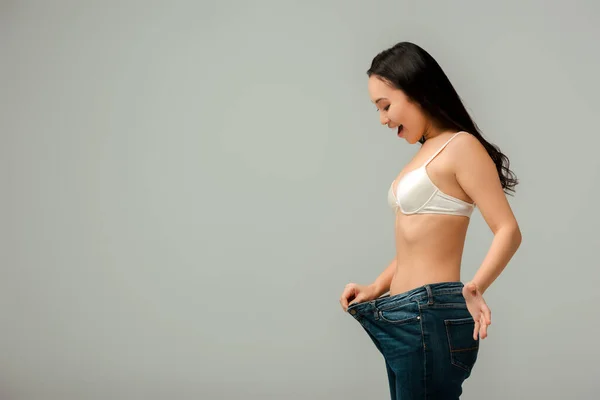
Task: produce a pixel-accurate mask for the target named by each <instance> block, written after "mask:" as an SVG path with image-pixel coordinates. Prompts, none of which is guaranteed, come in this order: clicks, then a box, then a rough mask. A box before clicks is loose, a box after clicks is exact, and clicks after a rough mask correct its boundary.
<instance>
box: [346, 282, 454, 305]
mask: <svg viewBox="0 0 600 400" xmlns="http://www.w3.org/2000/svg"><path fill="white" fill-rule="evenodd" d="M463 286H464V284H463V283H462V282H439V283H430V284H427V285H423V286H419V287H417V288H414V289H411V290H409V291H406V292H404V293H398V294H395V295H393V296H390V295H389V294H386V295H383V296H381V297H378V298H376V299H373V300H370V301H365V302H362V303H357V304H352V305H351V306H349V307H348V311H350V310H351V309H354V310H360V309H361V308H373V307H375V308H380V307H382V306H385V305H386V304H391V303H393V304H394V305H396V306H400V305H402V304H406V303H410V302H414V301H419V300H424V299H428V298H429V299H432V298H433V297H434V296H436V295H442V294H458V293H462V289H463Z"/></svg>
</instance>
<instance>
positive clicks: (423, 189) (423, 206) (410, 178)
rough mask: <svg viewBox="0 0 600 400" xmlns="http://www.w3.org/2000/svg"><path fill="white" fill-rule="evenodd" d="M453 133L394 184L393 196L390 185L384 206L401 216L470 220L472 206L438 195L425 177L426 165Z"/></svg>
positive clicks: (449, 140) (445, 195) (434, 186)
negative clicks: (419, 215) (463, 218)
mask: <svg viewBox="0 0 600 400" xmlns="http://www.w3.org/2000/svg"><path fill="white" fill-rule="evenodd" d="M460 133H462V132H457V133H456V134H454V135H453V136H452V137H451V138H450V139H448V141H447V142H446V143H444V145H443V146H442V147H440V148H439V150H438V151H436V152H435V153H434V154H433V155H432V156H431V157H429V160H427V161H426V162H425V164H423V165H422V166H420V167H419V168H417V169H415V170H413V171H410V172H407V173H406V174H405V175H404V176H403V177H402V178H401V179H400V181H399V182H398V185H397V187H396V189H395V192H396V195H394V183H395V181H394V182H392V185H391V186H390V190H389V191H388V204H389V205H390V207H392V209H394V210H395V211H398V210H400V211H401V212H402V213H403V214H450V215H462V216H466V217H470V216H471V214H472V212H473V209H474V208H475V204H471V203H468V202H466V201H464V200H461V199H458V198H456V197H453V196H450V195H448V194H446V193H444V192H442V191H441V190H440V189H439V188H438V187H437V186H436V185H435V184H434V183H433V182H432V181H431V179H430V178H429V175H428V174H427V169H426V167H427V165H428V164H429V163H430V162H431V160H433V159H434V158H435V157H436V156H437V155H438V154H439V153H440V152H441V151H442V150H443V149H444V148H445V147H446V146H447V145H448V143H450V142H451V141H452V139H454V138H455V137H456V136H457V135H458V134H460Z"/></svg>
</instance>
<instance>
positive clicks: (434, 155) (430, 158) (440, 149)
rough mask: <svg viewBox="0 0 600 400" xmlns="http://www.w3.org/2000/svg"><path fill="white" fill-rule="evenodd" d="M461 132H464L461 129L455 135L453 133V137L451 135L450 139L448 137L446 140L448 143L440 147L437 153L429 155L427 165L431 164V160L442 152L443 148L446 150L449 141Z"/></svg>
mask: <svg viewBox="0 0 600 400" xmlns="http://www.w3.org/2000/svg"><path fill="white" fill-rule="evenodd" d="M461 133H462V131H459V132H456V133H455V134H454V135H452V137H451V138H450V139H448V140H447V141H446V143H444V144H443V145H442V147H440V148H439V149H438V151H436V152H435V153H433V155H432V156H431V157H429V160H427V162H425V165H427V164H429V163H430V162H431V160H433V159H434V158H435V157H436V156H437V155H438V154H440V152H441V151H442V150H444V148H445V147H446V146H447V145H448V143H450V142H451V141H452V139H454V138H455V137H457V136H458V135H459V134H461Z"/></svg>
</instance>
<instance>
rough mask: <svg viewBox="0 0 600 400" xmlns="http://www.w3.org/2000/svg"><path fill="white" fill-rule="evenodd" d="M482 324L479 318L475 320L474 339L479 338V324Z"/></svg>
mask: <svg viewBox="0 0 600 400" xmlns="http://www.w3.org/2000/svg"><path fill="white" fill-rule="evenodd" d="M480 325H481V324H480V323H479V321H478V320H475V329H473V339H474V340H477V336H478V335H479V326H480Z"/></svg>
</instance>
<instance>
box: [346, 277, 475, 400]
mask: <svg viewBox="0 0 600 400" xmlns="http://www.w3.org/2000/svg"><path fill="white" fill-rule="evenodd" d="M462 288H463V284H462V282H442V283H435V284H430V285H425V286H422V287H419V288H416V289H413V290H410V291H408V292H405V293H401V294H397V295H394V296H390V295H384V296H382V297H379V298H377V299H375V300H371V301H365V302H362V303H356V304H352V305H351V306H350V307H348V310H347V312H348V313H349V314H350V315H352V316H353V317H354V318H355V319H356V320H357V321H358V322H360V324H361V326H362V327H363V328H364V330H365V331H366V332H367V334H368V335H369V337H370V338H371V340H372V342H373V343H374V344H375V346H376V347H377V349H378V350H379V351H380V352H381V354H382V355H383V358H384V360H385V367H386V371H387V376H388V381H389V386H390V394H391V398H392V400H409V399H410V400H413V399H424V400H451V399H452V400H454V399H458V398H459V397H460V395H461V394H462V384H463V382H464V380H465V379H467V378H468V377H469V376H470V375H471V371H472V369H473V366H474V365H475V361H476V359H477V354H478V351H479V340H475V339H473V330H474V328H475V322H474V321H473V318H472V317H471V314H470V313H469V311H468V310H467V306H466V302H465V299H464V297H463V295H462Z"/></svg>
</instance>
